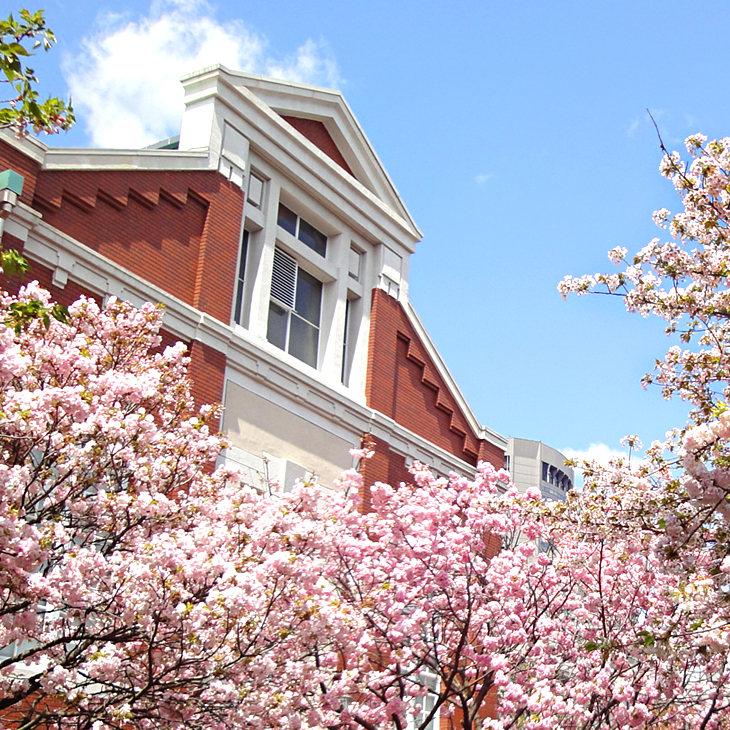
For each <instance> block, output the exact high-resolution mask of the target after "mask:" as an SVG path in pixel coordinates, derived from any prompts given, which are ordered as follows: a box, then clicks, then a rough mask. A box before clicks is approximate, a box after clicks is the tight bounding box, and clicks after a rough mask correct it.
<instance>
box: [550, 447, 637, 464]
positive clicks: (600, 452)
mask: <svg viewBox="0 0 730 730" xmlns="http://www.w3.org/2000/svg"><path fill="white" fill-rule="evenodd" d="M561 453H563V454H565V456H566V457H567V458H568V459H575V460H576V461H579V462H580V461H597V462H598V463H599V464H602V465H603V466H605V465H606V464H608V462H609V460H610V459H613V458H615V457H617V456H624V457H625V456H626V452H625V451H617V450H616V449H612V448H611V447H610V446H606V444H591V445H590V446H589V447H588V448H587V449H584V450H582V451H580V450H578V449H561Z"/></svg>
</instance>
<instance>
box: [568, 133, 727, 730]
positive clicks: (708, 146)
mask: <svg viewBox="0 0 730 730" xmlns="http://www.w3.org/2000/svg"><path fill="white" fill-rule="evenodd" d="M686 147H687V153H688V155H689V159H688V160H684V159H683V158H682V156H681V155H680V154H679V153H677V152H672V153H670V152H669V151H668V150H667V149H666V148H665V147H664V145H663V144H662V150H663V152H664V157H663V159H662V163H661V166H660V170H661V173H662V175H664V177H666V178H668V179H669V180H671V181H672V182H673V184H674V187H675V189H676V190H677V192H678V193H679V196H680V199H681V203H682V207H681V209H680V210H679V212H677V213H675V214H672V213H670V211H669V210H667V209H662V210H659V211H658V212H657V213H655V215H654V219H655V221H656V223H657V224H658V225H659V227H660V228H662V229H664V230H666V231H667V233H668V240H662V239H661V238H655V239H654V240H653V241H651V242H650V243H649V245H647V246H646V247H644V248H643V249H642V250H641V251H639V252H638V253H637V254H636V255H635V256H634V257H633V258H632V259H627V251H626V249H625V248H622V247H618V248H615V249H613V251H611V252H610V254H609V257H610V259H611V260H612V261H613V262H614V264H616V265H617V266H621V267H622V269H621V270H620V271H619V272H618V273H613V274H596V275H593V276H583V277H579V278H572V277H566V279H565V280H564V281H563V282H562V283H561V285H560V287H559V288H560V290H561V292H562V293H563V295H567V294H569V293H578V294H584V293H603V294H609V295H613V296H620V297H622V298H623V299H624V301H625V303H626V306H627V308H628V309H629V311H632V312H638V313H640V314H642V315H644V316H649V315H656V316H658V317H661V318H662V319H664V320H665V321H666V323H667V325H666V330H667V333H668V334H670V335H674V336H676V337H678V340H679V344H674V345H672V346H671V347H670V348H669V350H668V352H667V354H666V355H665V356H664V358H663V359H661V360H659V361H658V362H657V367H656V369H655V371H654V372H653V373H650V374H649V375H647V376H646V378H645V383H646V384H650V383H657V384H659V385H660V387H661V388H662V391H663V393H664V395H665V397H667V398H671V397H679V398H681V399H682V400H685V401H686V402H687V403H689V404H690V406H691V409H692V410H691V412H690V422H689V423H688V424H687V425H680V427H678V428H676V429H674V430H673V431H672V432H670V433H669V434H668V437H667V440H666V441H665V442H657V443H655V444H652V446H651V447H650V448H649V449H648V450H647V459H646V461H645V462H644V463H643V464H641V465H639V466H638V467H635V468H631V467H630V466H629V465H628V464H626V463H622V462H621V461H616V462H614V463H613V464H612V465H611V466H610V467H609V468H607V469H601V468H599V467H597V466H595V465H593V466H591V467H589V470H588V487H589V489H588V491H589V492H590V493H591V494H593V495H594V498H595V499H604V500H605V499H607V497H605V495H606V494H608V495H611V496H610V499H611V500H613V501H614V503H615V504H616V505H617V508H616V509H612V510H609V511H608V512H607V514H606V515H604V516H600V515H599V513H598V512H592V513H590V514H592V517H591V518H590V519H591V520H593V521H600V522H602V523H603V524H605V525H607V526H614V527H616V528H617V529H620V527H621V526H625V525H633V526H640V527H641V528H642V530H643V531H644V532H645V533H647V534H655V535H656V536H657V539H654V540H652V541H651V543H650V546H649V547H650V549H651V552H650V553H647V555H648V556H649V555H651V556H652V559H659V560H661V561H663V562H664V563H665V564H666V565H667V569H671V568H672V567H673V569H674V572H675V574H676V576H678V578H679V582H678V583H677V585H676V588H675V597H674V609H673V612H672V617H673V618H672V620H671V622H669V623H668V625H667V626H666V627H665V628H664V629H662V631H660V632H659V633H658V634H657V633H651V634H649V635H647V640H650V641H653V642H656V640H657V639H658V638H660V639H661V647H662V649H663V650H664V652H669V651H674V650H675V648H676V646H677V644H676V642H677V641H680V643H681V645H682V646H683V647H684V649H683V651H684V652H695V653H696V655H697V656H702V657H703V658H704V670H705V673H706V674H705V676H706V677H712V678H713V682H714V695H713V687H712V684H711V685H710V686H709V687H708V690H707V692H706V695H705V696H706V697H707V698H708V699H710V700H711V704H710V706H709V707H708V710H707V713H706V714H705V715H704V717H700V718H699V719H701V723H700V724H699V726H700V727H712V726H713V725H712V723H713V722H722V723H725V724H727V722H728V713H729V712H730V710H729V709H728V699H727V697H726V696H725V694H724V690H723V683H724V682H725V681H726V680H725V672H726V666H727V661H728V648H729V647H730V606H729V605H728V603H729V602H728V595H729V593H730V581H729V580H728V573H729V572H730V525H729V524H728V519H729V518H730V504H729V503H728V498H729V494H730V471H729V468H730V460H729V458H728V457H729V456H730V413H728V406H727V401H728V395H730V381H729V378H728V375H729V374H730V353H729V352H728V347H729V345H730V307H729V303H730V299H729V298H728V284H727V281H728V273H729V272H730V266H729V265H730V245H729V243H730V228H729V224H730V139H728V138H725V139H720V140H714V141H710V142H708V141H707V139H706V138H705V137H704V136H702V135H693V136H691V137H689V138H688V139H687V141H686ZM586 514H589V513H586ZM677 615H679V616H686V618H685V619H684V620H683V621H682V622H680V623H675V619H674V617H675V616H677ZM718 717H719V718H721V719H720V720H718V719H717V718H718ZM723 726H724V725H723Z"/></svg>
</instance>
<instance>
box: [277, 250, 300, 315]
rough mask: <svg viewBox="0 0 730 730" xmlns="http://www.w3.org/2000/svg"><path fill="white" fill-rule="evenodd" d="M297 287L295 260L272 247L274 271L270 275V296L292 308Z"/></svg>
mask: <svg viewBox="0 0 730 730" xmlns="http://www.w3.org/2000/svg"><path fill="white" fill-rule="evenodd" d="M296 288H297V262H296V261H295V260H294V259H293V258H292V257H291V256H289V254H286V253H284V252H283V251H282V250H281V249H279V248H275V249H274V271H273V274H272V276H271V296H272V297H274V299H276V300H278V301H280V302H281V303H282V304H285V305H286V306H287V307H289V308H291V309H294V295H295V292H296Z"/></svg>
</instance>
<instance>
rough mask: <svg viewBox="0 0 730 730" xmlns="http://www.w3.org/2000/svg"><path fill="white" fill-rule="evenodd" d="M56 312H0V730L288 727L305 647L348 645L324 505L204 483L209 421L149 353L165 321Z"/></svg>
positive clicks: (176, 355)
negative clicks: (326, 544)
mask: <svg viewBox="0 0 730 730" xmlns="http://www.w3.org/2000/svg"><path fill="white" fill-rule="evenodd" d="M52 310H53V305H52V303H51V302H50V299H49V296H48V294H47V292H44V291H43V290H41V289H39V288H38V287H37V286H36V285H30V286H29V287H28V288H26V289H24V290H22V291H21V293H20V295H19V296H18V297H10V296H8V295H2V297H1V298H0V311H2V312H3V318H4V321H5V325H4V326H3V327H2V328H0V451H1V453H2V458H1V459H0V462H1V463H0V617H1V620H0V647H3V649H2V652H1V653H0V723H1V724H2V726H3V727H14V728H22V729H23V730H30V728H34V727H43V728H59V729H60V728H75V729H77V730H78V729H82V728H94V730H100V729H101V728H130V727H133V728H183V727H184V728H203V727H205V728H222V727H226V728H227V727H241V728H247V727H282V728H285V727H297V726H298V725H299V724H300V723H301V720H300V719H299V716H300V714H301V710H302V708H303V707H304V704H303V701H302V699H301V698H302V697H303V696H306V695H307V693H308V692H310V690H309V689H308V688H309V687H310V686H311V683H312V682H314V684H315V686H316V685H317V678H318V674H317V670H316V669H315V667H314V663H313V659H312V655H311V643H312V642H311V641H310V636H311V635H312V634H317V633H318V632H322V631H325V629H326V631H327V632H328V635H329V636H331V637H332V638H333V639H337V640H338V644H339V645H340V646H341V647H342V648H345V649H346V648H347V647H348V643H347V640H346V634H345V628H346V621H345V620H344V619H345V618H346V617H343V616H342V615H341V614H340V613H339V612H338V611H336V610H335V609H336V606H335V605H334V604H332V603H331V601H330V600H329V594H330V591H329V589H328V588H327V586H326V584H323V583H322V580H321V575H322V570H321V566H322V562H323V560H322V556H323V555H324V554H325V551H324V550H323V544H322V539H321V537H320V534H319V525H318V524H316V523H314V522H312V521H311V519H309V517H311V515H312V514H313V508H312V506H311V505H310V504H309V502H311V500H313V499H315V496H316V493H315V492H311V491H310V492H306V491H304V492H302V493H301V494H298V495H297V496H292V497H290V498H288V499H287V500H276V501H274V500H267V499H264V498H262V497H261V496H260V495H259V494H257V493H256V492H255V491H253V490H251V489H249V488H247V487H245V486H244V485H241V484H240V481H239V479H238V477H237V475H235V474H233V473H230V472H228V471H225V470H218V471H216V472H215V473H213V474H211V473H210V462H211V460H212V459H215V457H216V456H217V455H218V453H219V451H220V449H221V446H222V442H221V441H220V439H219V438H218V437H217V436H216V435H214V434H212V433H211V432H210V430H209V425H208V421H209V420H210V418H211V416H212V415H213V414H214V413H215V411H214V409H210V408H206V409H203V410H202V411H200V412H195V410H194V408H193V401H192V399H191V396H190V388H189V383H188V380H187V377H186V362H187V361H186V358H185V355H184V348H183V347H182V345H177V346H175V347H171V348H166V349H165V350H164V351H163V352H152V351H151V349H150V348H153V347H156V346H157V345H158V343H159V338H158V336H157V331H158V329H159V327H160V323H161V317H162V314H161V312H160V310H159V309H158V308H156V307H154V306H152V305H147V306H145V307H143V308H142V309H140V310H136V309H134V308H133V307H131V306H130V305H129V304H125V303H122V302H119V301H115V300H112V301H111V302H110V303H109V304H108V306H107V307H106V308H105V309H104V310H100V309H99V307H98V306H97V305H96V303H95V302H93V301H91V300H88V299H81V300H80V301H78V302H77V303H76V304H74V305H73V306H71V307H70V308H69V310H68V316H67V322H62V321H59V319H56V318H54V317H52V316H50V315H49V312H51V311H52ZM310 693H311V692H310ZM312 718H313V719H312V722H313V723H316V719H317V718H316V716H312Z"/></svg>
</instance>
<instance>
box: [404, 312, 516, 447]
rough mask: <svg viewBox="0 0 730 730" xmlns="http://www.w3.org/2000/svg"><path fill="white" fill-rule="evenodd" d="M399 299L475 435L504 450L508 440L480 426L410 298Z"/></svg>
mask: <svg viewBox="0 0 730 730" xmlns="http://www.w3.org/2000/svg"><path fill="white" fill-rule="evenodd" d="M401 301H402V304H403V309H404V310H405V313H406V315H407V317H408V320H409V321H410V323H411V325H412V326H413V329H414V330H416V334H417V335H418V337H419V339H420V340H421V343H422V344H423V346H424V347H425V348H426V352H427V353H428V356H429V357H430V358H431V361H432V362H433V364H434V365H435V367H436V370H438V373H439V375H440V376H441V377H442V378H443V380H444V382H445V383H446V386H447V387H448V389H449V392H450V393H451V395H452V396H453V397H454V399H455V400H456V402H457V404H458V406H459V408H460V410H461V411H462V413H463V414H464V416H465V417H466V419H467V421H468V422H469V425H470V427H471V429H472V430H473V431H474V433H475V435H476V436H477V437H478V438H480V439H484V440H485V441H489V442H490V443H491V444H494V445H495V446H497V447H498V448H500V449H503V450H506V449H507V443H508V440H507V439H506V438H505V437H504V436H501V435H500V434H498V433H497V432H496V431H492V430H491V429H489V428H487V427H486V426H482V425H481V424H480V423H479V421H478V420H477V417H476V416H475V415H474V411H472V409H471V407H470V406H469V404H468V403H467V400H466V398H465V397H464V394H463V393H462V392H461V390H460V389H459V386H458V385H457V384H456V380H454V376H453V375H452V374H451V372H450V371H449V368H448V367H447V365H446V363H445V362H444V359H443V358H442V357H441V354H440V353H439V351H438V350H437V349H436V345H434V343H433V340H432V339H431V336H430V335H429V334H428V331H427V330H426V328H425V326H424V324H423V322H421V319H420V317H419V316H418V314H416V310H415V309H414V307H413V304H411V302H410V300H408V299H405V300H404V299H401Z"/></svg>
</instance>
